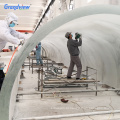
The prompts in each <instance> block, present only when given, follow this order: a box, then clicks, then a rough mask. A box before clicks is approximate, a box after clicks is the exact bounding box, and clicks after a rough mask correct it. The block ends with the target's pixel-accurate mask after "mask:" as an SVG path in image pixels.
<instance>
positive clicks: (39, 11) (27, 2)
mask: <svg viewBox="0 0 120 120" xmlns="http://www.w3.org/2000/svg"><path fill="white" fill-rule="evenodd" d="M50 1H51V0H0V20H4V19H5V17H6V15H7V13H9V12H14V13H15V14H16V15H17V16H18V18H19V19H18V25H17V26H16V27H15V29H16V30H30V31H34V29H35V27H36V25H37V24H38V22H39V20H40V18H41V17H42V15H43V13H44V11H45V10H46V8H47V6H48V5H49V3H50ZM5 4H8V6H18V4H19V5H20V6H22V5H23V6H30V8H29V9H27V10H19V9H17V10H14V9H5V8H4V5H5Z"/></svg>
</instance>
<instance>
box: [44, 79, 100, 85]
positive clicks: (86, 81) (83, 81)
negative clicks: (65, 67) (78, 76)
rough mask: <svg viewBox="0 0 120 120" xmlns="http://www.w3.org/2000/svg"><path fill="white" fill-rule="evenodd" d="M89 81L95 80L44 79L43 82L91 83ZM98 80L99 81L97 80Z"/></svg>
mask: <svg viewBox="0 0 120 120" xmlns="http://www.w3.org/2000/svg"><path fill="white" fill-rule="evenodd" d="M91 82H96V81H95V80H65V81H64V80H63V81H62V80H61V81H60V80H59V81H58V80H57V81H45V82H44V83H45V84H62V83H91ZM97 82H99V81H97Z"/></svg>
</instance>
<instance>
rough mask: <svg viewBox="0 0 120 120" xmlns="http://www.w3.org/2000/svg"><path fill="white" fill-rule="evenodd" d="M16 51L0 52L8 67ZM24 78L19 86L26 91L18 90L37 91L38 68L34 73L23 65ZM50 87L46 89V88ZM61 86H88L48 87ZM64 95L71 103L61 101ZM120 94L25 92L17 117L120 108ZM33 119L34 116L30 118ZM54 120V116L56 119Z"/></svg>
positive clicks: (116, 118)
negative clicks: (42, 93) (41, 94)
mask: <svg viewBox="0 0 120 120" xmlns="http://www.w3.org/2000/svg"><path fill="white" fill-rule="evenodd" d="M12 53H13V52H8V53H0V55H1V57H0V62H3V61H4V62H5V64H6V67H5V69H4V71H6V69H7V66H8V63H9V60H10V58H11V55H12ZM24 70H25V73H24V76H25V79H21V81H22V84H20V87H22V88H23V91H18V93H21V92H22V93H24V92H25V93H31V92H34V93H37V91H36V88H37V81H38V79H37V78H38V74H37V72H36V69H34V73H33V74H32V72H31V70H29V69H28V67H25V68H24ZM66 71H67V69H64V70H63V75H66ZM98 88H99V89H103V88H102V86H101V85H99V86H98ZM88 89H90V90H91V89H95V86H94V85H92V84H91V85H89V87H88ZM46 90H49V89H44V91H46ZM58 90H62V91H63V90H66V91H69V90H86V88H80V87H79V88H54V89H52V90H49V91H58ZM61 98H65V99H68V100H69V102H68V103H62V102H61V101H60V99H61ZM119 101H120V96H118V95H117V94H116V92H99V93H98V96H95V93H94V92H93V93H91V92H84V93H67V94H65V93H64V94H63V93H59V94H45V95H44V96H43V98H42V99H41V96H40V95H39V94H38V95H25V96H20V97H19V102H16V107H15V113H14V120H19V118H29V117H41V116H52V115H65V114H76V113H87V112H95V111H109V110H119V109H120V104H119ZM31 120H33V119H31ZM54 120H55V119H54ZM56 120H120V113H119V114H106V115H96V116H86V117H74V118H73V117H72V118H61V119H56Z"/></svg>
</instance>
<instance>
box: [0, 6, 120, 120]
mask: <svg viewBox="0 0 120 120" xmlns="http://www.w3.org/2000/svg"><path fill="white" fill-rule="evenodd" d="M68 31H70V32H73V34H74V33H75V32H80V33H82V34H83V45H82V47H81V48H80V49H81V50H80V51H81V54H80V57H81V60H82V65H83V70H84V69H85V67H86V66H89V67H93V68H96V69H97V70H98V80H100V81H102V82H103V83H106V84H108V85H110V86H112V87H115V88H120V74H119V71H120V65H119V60H120V47H119V46H120V39H119V38H120V37H119V36H120V35H119V33H120V7H119V6H114V5H113V6H112V5H95V6H86V7H82V8H78V9H75V10H73V11H71V12H66V13H64V14H63V15H60V16H58V17H56V18H55V19H53V20H51V21H50V22H48V23H46V24H45V25H43V26H42V27H41V28H40V29H39V30H37V31H36V32H35V33H34V35H33V36H32V37H31V38H30V39H29V40H28V41H27V42H26V43H25V44H24V45H23V47H22V48H21V49H20V51H19V52H18V53H17V55H16V56H15V58H14V59H13V61H12V63H11V65H10V68H9V70H8V72H7V75H6V77H5V80H4V83H3V86H2V90H1V93H0V98H2V99H0V118H1V119H2V120H11V118H12V116H13V113H12V111H13V108H14V105H13V102H15V101H12V99H13V98H15V97H16V94H12V89H13V85H14V82H15V79H16V77H17V74H18V72H19V70H20V68H21V66H22V64H23V62H24V60H25V59H26V58H27V56H28V54H29V53H30V51H31V50H32V49H33V48H34V47H35V46H36V44H38V42H39V41H42V44H43V47H44V48H45V49H46V51H47V54H48V57H49V58H51V59H52V60H55V61H56V62H62V63H64V65H65V66H68V65H69V61H70V60H69V53H68V50H67V47H66V42H67V40H66V38H65V37H64V35H65V33H66V32H68ZM1 108H2V109H1Z"/></svg>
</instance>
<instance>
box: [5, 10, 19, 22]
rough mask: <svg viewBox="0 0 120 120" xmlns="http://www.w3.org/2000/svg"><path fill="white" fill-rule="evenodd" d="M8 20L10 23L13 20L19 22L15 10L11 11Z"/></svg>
mask: <svg viewBox="0 0 120 120" xmlns="http://www.w3.org/2000/svg"><path fill="white" fill-rule="evenodd" d="M6 20H7V22H8V24H10V22H11V21H13V22H14V23H16V24H17V21H18V17H17V16H16V15H15V14H14V13H13V12H10V13H8V14H7V16H6Z"/></svg>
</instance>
